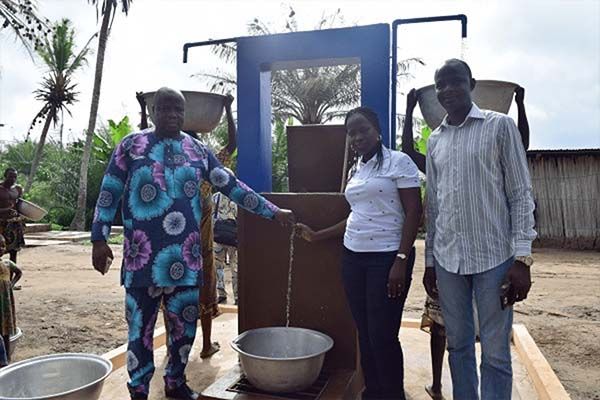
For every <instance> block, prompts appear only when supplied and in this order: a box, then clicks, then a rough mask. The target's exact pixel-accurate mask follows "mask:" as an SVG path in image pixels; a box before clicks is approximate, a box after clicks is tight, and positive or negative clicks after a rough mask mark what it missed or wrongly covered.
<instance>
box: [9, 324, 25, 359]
mask: <svg viewBox="0 0 600 400" xmlns="http://www.w3.org/2000/svg"><path fill="white" fill-rule="evenodd" d="M22 336H23V332H22V331H21V328H18V327H17V332H16V333H15V334H14V335H12V336H11V337H10V339H9V344H8V345H9V347H8V354H10V356H11V357H12V355H13V353H14V352H15V348H16V347H17V343H19V340H21V337H22Z"/></svg>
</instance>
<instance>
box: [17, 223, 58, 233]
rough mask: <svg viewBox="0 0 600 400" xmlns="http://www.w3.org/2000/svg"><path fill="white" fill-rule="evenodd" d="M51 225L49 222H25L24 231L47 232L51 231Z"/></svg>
mask: <svg viewBox="0 0 600 400" xmlns="http://www.w3.org/2000/svg"><path fill="white" fill-rule="evenodd" d="M51 230H52V227H51V226H50V224H36V223H26V224H25V229H24V232H25V234H28V233H36V232H48V231H51Z"/></svg>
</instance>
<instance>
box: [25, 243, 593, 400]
mask: <svg viewBox="0 0 600 400" xmlns="http://www.w3.org/2000/svg"><path fill="white" fill-rule="evenodd" d="M113 251H114V252H115V256H116V259H115V263H114V265H120V261H121V254H122V252H121V249H120V246H113ZM418 252H419V254H418V258H417V260H423V243H422V242H419V243H418ZM90 255H91V246H89V245H81V244H73V245H56V246H47V247H36V248H27V249H24V250H23V251H22V252H21V253H20V255H19V265H20V266H21V267H22V269H23V272H24V277H23V280H22V281H21V284H22V286H23V290H21V291H16V292H15V296H16V299H17V307H18V309H17V319H18V324H19V326H20V327H21V329H22V330H23V331H24V333H25V335H24V337H23V339H22V340H21V342H20V343H19V345H18V348H17V351H16V354H15V359H16V360H21V359H25V358H29V357H33V356H37V355H42V354H48V353H54V352H69V351H73V352H92V353H97V354H102V353H104V352H106V351H108V350H111V349H113V348H115V347H117V346H119V345H121V344H123V343H124V342H125V340H126V337H127V333H126V325H125V319H124V312H123V289H122V288H121V287H119V272H118V268H114V267H113V269H111V271H110V272H109V273H108V275H106V276H100V275H99V274H98V273H96V272H95V271H94V270H93V269H92V268H91V266H90V258H91V256H90ZM535 259H536V264H535V266H534V268H533V271H534V276H533V280H534V286H533V289H532V291H531V293H530V295H529V298H528V299H527V300H526V301H525V302H524V303H521V304H518V305H517V306H516V308H515V311H516V313H515V322H516V323H523V324H525V325H526V327H527V328H528V329H529V331H530V332H531V334H532V336H533V337H534V339H535V341H536V342H537V344H538V346H539V347H540V349H541V350H542V352H543V353H544V355H545V356H546V358H547V359H548V361H549V362H550V364H551V365H552V367H553V368H554V370H555V371H556V373H557V374H558V377H559V378H560V380H561V381H562V383H563V384H564V386H565V388H566V389H567V391H568V392H569V393H570V394H571V396H572V398H573V399H580V400H600V384H599V382H600V340H599V339H598V338H600V253H598V252H578V251H566V250H555V249H536V250H535ZM422 268H423V265H422V261H421V262H419V263H418V265H417V266H416V268H415V275H414V281H413V285H412V288H411V291H410V295H409V299H408V301H407V305H406V312H405V316H407V317H413V318H418V317H420V314H421V310H422V305H423V302H424V298H425V292H424V290H423V288H422V285H421V283H420V281H421V276H422V272H423V270H422ZM228 279H229V280H230V279H231V278H230V275H229V274H228ZM229 293H231V291H230V290H229ZM230 297H231V296H230ZM159 320H160V318H159Z"/></svg>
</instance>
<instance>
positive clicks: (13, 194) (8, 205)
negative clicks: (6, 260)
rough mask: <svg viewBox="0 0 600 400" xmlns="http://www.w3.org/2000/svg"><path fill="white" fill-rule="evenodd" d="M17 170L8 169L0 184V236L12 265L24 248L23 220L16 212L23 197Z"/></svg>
mask: <svg viewBox="0 0 600 400" xmlns="http://www.w3.org/2000/svg"><path fill="white" fill-rule="evenodd" d="M17 177H18V175H17V170H16V169H14V168H12V167H9V168H6V170H5V171H4V180H3V181H2V182H0V235H3V236H4V238H5V240H6V246H7V250H6V251H7V252H8V253H9V255H10V260H11V261H12V262H13V263H16V262H17V252H18V251H19V250H21V248H22V247H24V246H25V234H24V228H25V223H24V218H23V217H22V216H20V215H19V213H18V212H17V201H18V200H19V199H20V198H21V197H23V188H22V187H21V186H20V185H18V184H17Z"/></svg>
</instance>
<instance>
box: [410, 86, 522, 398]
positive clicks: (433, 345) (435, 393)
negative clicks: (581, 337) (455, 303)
mask: <svg viewBox="0 0 600 400" xmlns="http://www.w3.org/2000/svg"><path fill="white" fill-rule="evenodd" d="M524 99H525V89H524V88H522V87H521V86H517V87H516V88H515V102H516V103H517V112H518V113H517V115H518V117H517V121H518V122H517V124H518V125H517V126H518V128H519V133H520V134H521V142H522V143H523V148H524V149H525V151H527V149H528V148H529V122H528V121H527V114H526V113H525V104H524ZM417 101H418V98H417V91H416V90H415V89H411V90H410V91H409V92H408V95H407V96H406V114H405V117H404V127H403V130H402V151H403V152H404V153H406V154H408V156H409V157H410V158H411V159H412V160H413V161H414V163H415V164H416V165H417V167H418V168H419V170H420V171H421V172H422V173H423V174H425V173H426V160H425V154H421V153H420V152H418V151H417V150H416V149H415V145H414V138H413V111H414V109H415V107H416V105H417ZM433 294H434V295H435V297H431V296H429V295H427V298H426V299H425V307H424V311H423V317H422V319H421V329H423V330H424V331H426V332H428V333H429V334H430V335H431V337H430V342H429V345H430V352H431V372H432V383H431V385H427V386H425V391H426V392H427V394H429V396H430V397H431V398H432V399H433V400H443V399H444V396H442V367H443V364H444V353H445V352H446V331H445V329H444V318H443V316H442V309H441V308H440V305H439V302H438V298H437V293H433ZM476 311H477V310H474V312H475V314H476Z"/></svg>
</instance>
